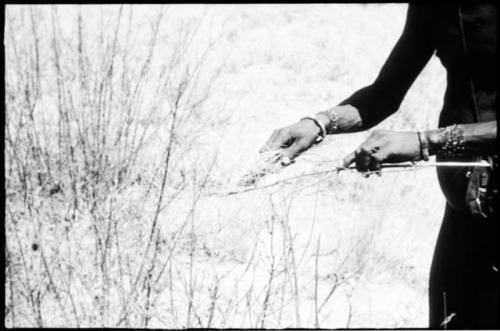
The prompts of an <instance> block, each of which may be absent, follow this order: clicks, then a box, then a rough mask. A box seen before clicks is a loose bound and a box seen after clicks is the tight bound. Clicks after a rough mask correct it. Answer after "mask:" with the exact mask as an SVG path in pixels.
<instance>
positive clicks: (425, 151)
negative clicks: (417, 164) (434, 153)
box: [417, 131, 429, 161]
mask: <svg viewBox="0 0 500 331" xmlns="http://www.w3.org/2000/svg"><path fill="white" fill-rule="evenodd" d="M417 134H418V141H419V143H420V159H421V160H424V161H429V141H428V140H427V136H426V135H425V134H423V133H422V132H421V131H418V132H417Z"/></svg>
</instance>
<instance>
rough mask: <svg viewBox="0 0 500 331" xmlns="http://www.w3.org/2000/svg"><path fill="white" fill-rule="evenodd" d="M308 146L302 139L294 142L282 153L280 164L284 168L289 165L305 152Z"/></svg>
mask: <svg viewBox="0 0 500 331" xmlns="http://www.w3.org/2000/svg"><path fill="white" fill-rule="evenodd" d="M309 146H310V144H308V143H307V141H306V140H304V139H297V140H295V141H294V142H293V144H292V145H291V146H290V147H288V148H287V149H286V150H285V151H284V152H283V156H282V159H281V160H282V161H281V164H282V165H284V166H287V165H289V164H291V163H292V161H293V159H295V158H296V157H297V156H298V155H299V154H300V153H302V152H303V151H305V150H307V149H308V148H309Z"/></svg>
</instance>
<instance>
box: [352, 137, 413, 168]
mask: <svg viewBox="0 0 500 331" xmlns="http://www.w3.org/2000/svg"><path fill="white" fill-rule="evenodd" d="M419 159H420V141H419V139H418V134H417V132H398V131H386V130H377V131H374V132H373V133H372V134H371V135H370V136H369V137H368V139H366V140H365V142H363V143H362V144H361V146H359V147H358V148H357V149H356V150H355V151H354V152H352V153H351V154H349V155H347V156H346V157H345V158H344V167H347V166H349V165H351V164H352V163H354V162H355V163H356V169H357V170H358V171H361V172H366V171H379V170H380V168H381V166H382V163H398V162H406V161H417V160H419Z"/></svg>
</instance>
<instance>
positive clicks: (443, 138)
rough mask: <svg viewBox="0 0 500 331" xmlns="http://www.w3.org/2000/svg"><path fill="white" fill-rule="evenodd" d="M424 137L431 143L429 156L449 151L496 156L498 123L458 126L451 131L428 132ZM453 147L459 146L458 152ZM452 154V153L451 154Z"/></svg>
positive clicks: (443, 129) (442, 129)
mask: <svg viewBox="0 0 500 331" xmlns="http://www.w3.org/2000/svg"><path fill="white" fill-rule="evenodd" d="M424 136H425V138H426V139H427V141H428V143H429V154H430V155H435V154H446V151H447V149H451V154H453V153H454V152H456V153H461V154H494V153H495V152H496V148H495V147H496V146H495V145H496V142H497V122H496V121H490V122H485V123H474V124H463V125H457V126H456V128H454V129H453V130H451V131H450V129H448V130H446V129H445V128H439V129H436V130H428V131H425V132H424ZM453 146H458V149H456V151H455V150H454V148H453ZM449 154H450V153H449Z"/></svg>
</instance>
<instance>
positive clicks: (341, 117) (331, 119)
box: [316, 105, 365, 134]
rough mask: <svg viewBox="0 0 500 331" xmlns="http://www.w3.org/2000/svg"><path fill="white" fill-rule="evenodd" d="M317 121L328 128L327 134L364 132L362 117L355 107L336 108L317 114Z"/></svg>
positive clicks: (343, 106)
mask: <svg viewBox="0 0 500 331" xmlns="http://www.w3.org/2000/svg"><path fill="white" fill-rule="evenodd" d="M316 119H317V120H318V121H319V122H321V123H322V124H323V125H324V127H325V128H326V133H327V134H333V133H347V132H356V131H361V130H364V129H365V128H364V127H363V120H362V119H361V115H360V113H359V111H358V109H356V108H355V107H354V106H351V105H342V106H336V107H333V108H330V109H327V110H325V111H321V112H319V113H317V114H316Z"/></svg>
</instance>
